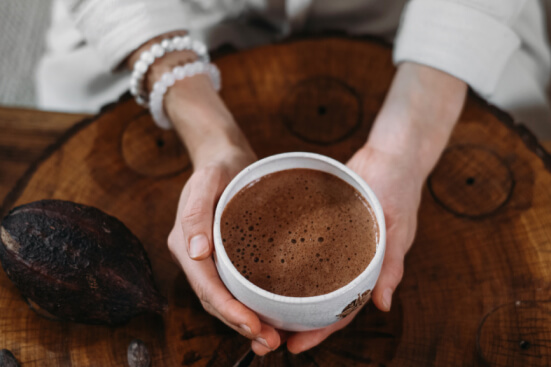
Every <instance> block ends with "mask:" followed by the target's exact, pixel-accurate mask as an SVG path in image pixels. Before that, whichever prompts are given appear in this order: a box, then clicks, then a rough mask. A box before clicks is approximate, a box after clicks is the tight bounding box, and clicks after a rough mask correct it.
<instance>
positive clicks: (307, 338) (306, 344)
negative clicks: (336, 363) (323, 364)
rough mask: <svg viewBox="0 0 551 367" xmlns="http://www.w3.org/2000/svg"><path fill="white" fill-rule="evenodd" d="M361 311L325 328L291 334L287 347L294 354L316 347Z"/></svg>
mask: <svg viewBox="0 0 551 367" xmlns="http://www.w3.org/2000/svg"><path fill="white" fill-rule="evenodd" d="M359 311H360V310H359V309H358V310H356V311H354V312H352V313H351V314H350V315H348V316H347V317H345V318H344V319H342V320H340V321H337V322H336V323H334V324H332V325H329V326H327V327H325V328H323V329H317V330H311V331H303V332H299V333H295V334H292V335H290V336H289V339H288V340H287V349H288V350H289V352H291V353H293V354H298V353H302V352H304V351H306V350H308V349H310V348H313V347H315V346H316V345H318V344H320V343H321V342H322V341H324V340H325V339H327V337H329V335H331V334H333V333H334V332H335V331H338V330H340V329H342V328H343V327H345V326H346V325H348V324H350V323H351V322H352V320H353V319H354V317H355V316H356V315H357V314H358V312H359Z"/></svg>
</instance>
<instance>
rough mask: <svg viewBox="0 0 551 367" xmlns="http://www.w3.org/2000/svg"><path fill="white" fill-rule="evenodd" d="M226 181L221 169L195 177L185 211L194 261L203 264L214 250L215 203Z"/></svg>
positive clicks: (184, 226) (183, 221)
mask: <svg viewBox="0 0 551 367" xmlns="http://www.w3.org/2000/svg"><path fill="white" fill-rule="evenodd" d="M226 181H227V180H225V178H224V174H223V172H222V170H221V169H219V168H214V167H213V168H204V169H201V170H198V171H196V172H194V173H193V175H192V177H191V178H190V180H189V182H188V185H189V191H188V197H187V201H186V203H185V205H184V207H183V209H182V213H180V214H181V217H180V218H181V224H182V232H183V233H184V241H185V244H186V248H187V251H188V254H189V257H190V258H192V259H193V260H203V259H206V258H207V257H209V256H210V254H211V253H212V250H213V242H212V225H213V219H214V206H215V204H216V200H217V199H218V197H219V196H220V194H221V191H222V190H223V188H224V187H225V183H226Z"/></svg>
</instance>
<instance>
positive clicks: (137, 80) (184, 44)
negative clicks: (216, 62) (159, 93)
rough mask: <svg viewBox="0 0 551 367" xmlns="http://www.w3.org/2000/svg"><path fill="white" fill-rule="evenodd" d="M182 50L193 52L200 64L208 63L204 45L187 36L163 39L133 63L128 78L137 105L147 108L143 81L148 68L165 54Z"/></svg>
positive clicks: (208, 59)
mask: <svg viewBox="0 0 551 367" xmlns="http://www.w3.org/2000/svg"><path fill="white" fill-rule="evenodd" d="M183 50H190V51H193V52H195V53H196V54H197V56H199V60H201V61H202V62H205V63H208V62H210V58H209V54H208V52H207V47H206V46H205V44H204V43H202V42H199V41H196V40H192V39H191V38H190V37H189V36H184V37H182V36H176V37H173V38H167V39H164V40H162V41H161V42H160V43H155V44H153V45H152V46H151V48H150V49H149V50H146V51H144V52H142V53H141V55H140V59H139V60H138V61H136V62H135V63H134V69H133V71H132V76H131V77H130V93H131V94H132V95H133V96H134V98H135V99H136V102H137V103H138V104H139V105H142V106H145V107H147V94H146V93H145V92H144V90H143V81H144V76H145V74H146V73H147V70H148V69H149V67H150V66H151V65H152V64H153V63H154V62H155V60H156V59H159V58H161V57H163V56H164V55H166V54H167V53H169V52H172V51H183Z"/></svg>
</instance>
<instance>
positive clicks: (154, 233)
mask: <svg viewBox="0 0 551 367" xmlns="http://www.w3.org/2000/svg"><path fill="white" fill-rule="evenodd" d="M358 60H361V63H362V67H357V65H358V62H359V61H358ZM217 63H218V65H219V67H220V68H221V70H222V74H223V75H224V89H223V92H222V96H223V98H224V100H225V101H226V103H227V104H228V106H229V107H230V109H231V110H232V112H233V113H234V115H235V117H236V119H237V121H238V122H239V123H240V125H241V126H242V128H243V130H244V131H245V133H246V135H247V136H248V137H249V139H250V140H251V143H252V145H253V147H254V149H255V150H256V152H257V153H258V155H259V157H264V156H267V155H271V154H275V153H280V152H284V151H294V150H304V151H313V152H317V153H322V154H326V155H329V156H332V157H334V158H336V159H339V160H341V161H345V160H346V159H347V158H348V157H349V156H350V155H351V154H352V153H353V152H354V151H355V150H356V149H357V148H358V147H359V146H360V145H361V144H362V143H363V142H364V141H365V139H366V136H367V134H368V132H369V128H370V126H371V124H372V122H373V118H374V116H375V114H376V112H377V111H378V109H379V108H380V106H381V104H382V100H383V98H384V94H385V92H386V90H387V88H388V85H389V83H390V80H391V78H392V75H393V72H394V69H393V67H392V66H391V58H390V51H389V50H388V49H387V48H386V47H384V46H382V45H380V44H377V43H371V42H364V41H359V40H343V39H335V38H331V39H314V40H303V41H294V42H290V43H286V44H282V45H274V46H267V47H263V48H259V49H255V50H250V51H246V52H242V53H239V54H233V55H227V56H224V57H222V58H220V59H218V60H217ZM366 66H367V67H366ZM68 125H70V123H69V124H68ZM550 145H551V144H550ZM546 164H547V167H546ZM550 164H551V158H550V157H549V155H548V154H547V153H546V152H545V151H543V149H542V147H541V146H539V145H538V143H537V141H535V140H534V139H533V137H532V136H531V135H530V134H529V133H528V132H526V131H524V130H522V129H517V128H512V121H510V120H509V119H508V117H507V116H506V115H503V114H500V113H499V112H497V111H495V110H493V109H490V108H489V107H488V106H487V105H486V104H485V103H484V102H482V101H481V100H479V99H478V98H475V97H473V96H471V97H470V98H469V101H468V103H467V105H466V108H465V112H464V113H463V115H462V117H461V121H460V123H459V124H458V126H457V127H456V129H455V131H454V134H453V136H452V139H451V141H450V144H449V146H448V148H447V150H446V151H445V153H444V155H443V156H442V159H441V161H440V163H439V164H438V166H437V168H436V169H435V171H434V172H433V173H432V175H431V177H430V179H429V180H428V182H427V185H426V187H425V189H424V192H423V201H422V205H421V209H420V214H419V229H418V233H417V237H416V241H415V244H414V246H413V247H412V250H411V251H410V253H409V254H408V256H407V258H406V268H405V269H406V270H405V274H404V280H403V282H402V284H401V285H400V287H399V289H398V291H397V294H396V296H395V300H394V304H393V309H392V311H391V312H390V313H387V314H385V313H382V312H379V311H377V310H376V309H375V308H374V307H373V306H372V304H369V305H368V306H367V307H366V308H365V309H364V310H363V311H362V312H361V313H360V314H359V315H358V317H357V318H356V320H355V321H354V322H353V323H352V324H351V325H349V327H347V328H346V329H345V330H343V331H341V332H339V333H336V334H335V335H333V336H332V337H330V338H329V339H328V340H327V341H326V342H324V343H323V344H322V345H320V346H319V347H317V348H314V349H313V350H311V351H308V352H307V353H303V354H301V355H298V356H293V355H290V354H288V353H287V352H285V350H284V349H280V350H278V351H277V352H275V353H273V354H271V355H269V356H267V357H265V358H255V359H254V360H253V361H252V362H251V365H252V366H284V365H290V366H379V367H381V366H414V365H418V366H429V365H437V366H546V365H549V364H551V354H550V350H551V320H550V316H549V315H551V284H550V279H551V209H550V208H551V173H550V167H551V166H550ZM2 165H3V163H2ZM2 167H4V166H2ZM3 171H4V168H2V172H3ZM190 174H191V169H190V166H189V158H188V157H187V155H186V152H185V150H184V149H183V148H182V147H181V146H180V145H179V143H178V141H177V140H176V139H175V137H174V135H173V134H172V133H170V132H163V131H161V130H158V129H156V128H155V127H154V126H153V125H152V122H151V120H150V117H149V115H148V113H147V112H146V111H144V110H143V109H141V108H139V107H138V106H136V105H135V103H134V102H133V101H131V100H130V99H128V98H123V99H122V100H121V101H120V102H119V103H118V104H117V105H115V106H111V107H109V108H107V109H106V110H105V111H103V113H102V114H101V115H100V116H98V117H97V118H96V119H95V120H93V121H85V122H83V123H81V124H80V125H78V126H77V127H76V128H74V130H73V131H72V132H71V133H70V134H69V135H66V136H64V137H63V138H62V140H61V141H59V142H58V143H57V145H56V146H55V147H54V148H53V149H51V151H50V153H49V154H48V155H46V156H44V157H42V160H41V161H40V163H39V164H37V165H36V166H35V167H34V168H33V169H32V171H29V172H28V174H27V175H26V176H25V177H24V179H23V180H21V181H20V182H19V184H18V186H17V187H16V189H14V190H13V191H12V192H11V194H10V195H9V196H8V197H7V198H6V200H5V202H4V206H3V210H4V211H5V210H7V209H8V208H10V207H12V206H13V205H17V204H21V203H24V202H28V201H33V200H37V199H42V198H60V199H67V200H74V201H78V202H81V203H84V204H89V205H94V206H96V207H99V208H101V209H102V210H104V211H106V212H108V213H109V214H113V215H115V216H117V217H118V218H120V219H121V220H122V221H124V222H125V223H126V224H127V225H128V227H129V228H130V229H131V230H132V231H133V232H134V233H135V234H136V235H137V236H138V237H139V238H140V239H141V240H142V242H143V243H144V245H145V247H146V250H147V251H148V253H149V255H150V257H151V259H152V264H153V270H154V274H155V277H156V279H157V282H158V284H159V286H160V288H161V291H162V292H163V293H164V294H165V295H166V296H167V297H168V299H169V302H170V305H171V308H170V311H169V312H168V313H166V314H165V315H164V316H163V317H155V316H142V317H139V318H136V319H134V320H133V321H131V322H130V323H129V324H128V325H126V326H124V327H119V328H108V327H100V326H85V325H76V324H69V323H59V322H51V321H48V320H45V319H42V318H40V317H38V316H37V315H36V314H34V313H33V312H32V311H30V310H29V309H28V307H27V305H26V304H25V303H24V302H23V301H22V300H21V297H20V295H19V293H18V291H17V289H15V287H14V286H13V285H12V284H11V283H10V282H9V280H8V279H7V277H6V276H5V274H4V273H3V272H0V348H8V349H10V350H11V351H12V352H13V353H14V354H15V355H16V357H17V358H18V359H19V360H20V361H21V362H22V366H23V367H25V366H123V365H124V364H125V358H126V347H127V346H128V343H129V342H130V341H131V340H132V339H135V338H140V339H142V340H144V341H145V343H146V344H147V345H148V347H149V349H150V352H151V356H152V361H153V366H180V365H182V366H231V365H233V364H234V363H235V362H236V361H237V360H238V359H239V358H241V357H242V356H243V355H244V354H245V353H246V351H247V350H248V343H247V341H246V340H245V339H243V338H242V337H240V336H238V335H237V334H236V333H234V332H233V331H231V330H230V329H228V328H227V327H226V326H224V325H223V324H221V323H220V322H218V321H217V320H215V319H214V318H212V317H211V316H209V315H208V314H206V313H205V312H204V311H203V310H202V309H201V306H200V304H199V303H198V301H197V300H196V297H195V296H194V295H193V293H192V292H191V290H190V288H189V285H188V284H187V283H186V281H185V278H184V277H183V275H182V273H181V271H179V269H178V268H177V267H176V265H174V264H173V262H172V260H171V258H170V255H169V254H168V251H167V249H166V236H167V234H168V231H169V229H170V227H171V226H172V221H173V217H174V211H175V205H176V201H177V198H178V195H179V192H180V190H181V187H182V186H183V184H184V183H185V181H186V179H187V178H188V177H189V175H190Z"/></svg>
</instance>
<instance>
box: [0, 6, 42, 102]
mask: <svg viewBox="0 0 551 367" xmlns="http://www.w3.org/2000/svg"><path fill="white" fill-rule="evenodd" d="M50 6H51V0H0V105H10V106H25V107H34V106H35V96H34V86H33V84H34V83H33V78H34V70H35V66H36V63H37V61H38V59H39V57H40V55H42V53H43V52H44V33H45V30H46V28H47V27H48V24H49V22H50Z"/></svg>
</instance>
